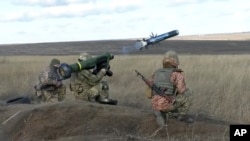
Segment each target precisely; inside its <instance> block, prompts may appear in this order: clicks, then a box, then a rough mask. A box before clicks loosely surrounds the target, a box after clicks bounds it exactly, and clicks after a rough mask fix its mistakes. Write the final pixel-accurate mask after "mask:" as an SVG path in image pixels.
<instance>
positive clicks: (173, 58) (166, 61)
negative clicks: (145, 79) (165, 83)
mask: <svg viewBox="0 0 250 141" xmlns="http://www.w3.org/2000/svg"><path fill="white" fill-rule="evenodd" d="M162 64H163V66H164V65H172V66H175V67H177V66H178V65H179V64H180V62H179V58H178V54H177V53H176V52H175V51H167V52H166V53H165V54H164V57H163V60H162Z"/></svg>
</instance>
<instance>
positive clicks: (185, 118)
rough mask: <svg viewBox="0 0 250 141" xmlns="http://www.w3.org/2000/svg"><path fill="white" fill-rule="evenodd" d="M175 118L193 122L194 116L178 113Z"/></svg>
mask: <svg viewBox="0 0 250 141" xmlns="http://www.w3.org/2000/svg"><path fill="white" fill-rule="evenodd" d="M177 120H178V121H182V122H186V123H193V122H194V118H193V117H191V116H189V115H187V114H180V115H178V117H177Z"/></svg>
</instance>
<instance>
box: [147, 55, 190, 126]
mask: <svg viewBox="0 0 250 141" xmlns="http://www.w3.org/2000/svg"><path fill="white" fill-rule="evenodd" d="M162 64H163V68H160V69H158V70H156V71H155V72H154V74H153V75H152V76H151V78H150V82H151V83H154V84H155V85H156V86H158V87H160V88H162V89H163V90H165V97H164V96H160V95H157V94H155V93H154V92H153V91H151V95H150V96H148V97H149V98H150V99H151V102H152V107H153V109H154V113H155V115H156V118H157V123H158V124H159V125H160V126H164V125H165V124H166V120H167V119H166V118H167V117H166V116H168V115H169V114H171V115H176V117H177V119H178V120H181V121H186V122H193V119H191V118H190V117H187V113H188V111H189V108H190V106H191V103H192V102H191V94H190V91H189V89H188V88H186V83H185V77H184V75H183V71H182V70H180V69H178V65H179V59H178V56H177V53H176V52H174V51H168V52H167V53H166V54H165V55H164V58H163V60H162ZM167 97H168V98H167ZM169 98H170V99H172V100H171V101H170V100H169ZM166 114H167V115H166Z"/></svg>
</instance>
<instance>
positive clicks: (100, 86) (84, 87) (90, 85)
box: [70, 53, 117, 105]
mask: <svg viewBox="0 0 250 141" xmlns="http://www.w3.org/2000/svg"><path fill="white" fill-rule="evenodd" d="M90 58H91V55H90V54H88V53H81V54H80V57H79V59H78V61H85V60H88V59H90ZM106 72H107V70H106V69H105V68H102V69H101V70H100V71H99V72H97V74H93V69H88V70H85V69H84V70H81V71H80V72H76V73H73V74H72V76H71V79H70V90H71V91H72V93H73V94H74V96H75V98H76V99H81V100H86V101H91V102H98V103H101V104H110V105H116V104H117V100H112V99H109V85H108V83H107V82H106V81H103V80H102V79H103V78H104V77H105V76H106Z"/></svg>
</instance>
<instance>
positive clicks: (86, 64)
mask: <svg viewBox="0 0 250 141" xmlns="http://www.w3.org/2000/svg"><path fill="white" fill-rule="evenodd" d="M113 58H114V55H113V54H111V53H109V52H107V53H105V54H103V55H100V56H96V57H92V58H90V59H88V60H84V61H79V62H77V63H74V64H71V65H69V64H66V63H62V64H60V67H59V69H58V74H59V76H60V77H61V79H63V80H65V79H68V78H70V77H71V73H73V72H79V71H81V70H84V69H93V68H96V67H97V66H99V65H101V64H103V63H106V64H109V61H110V60H112V59H113Z"/></svg>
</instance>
